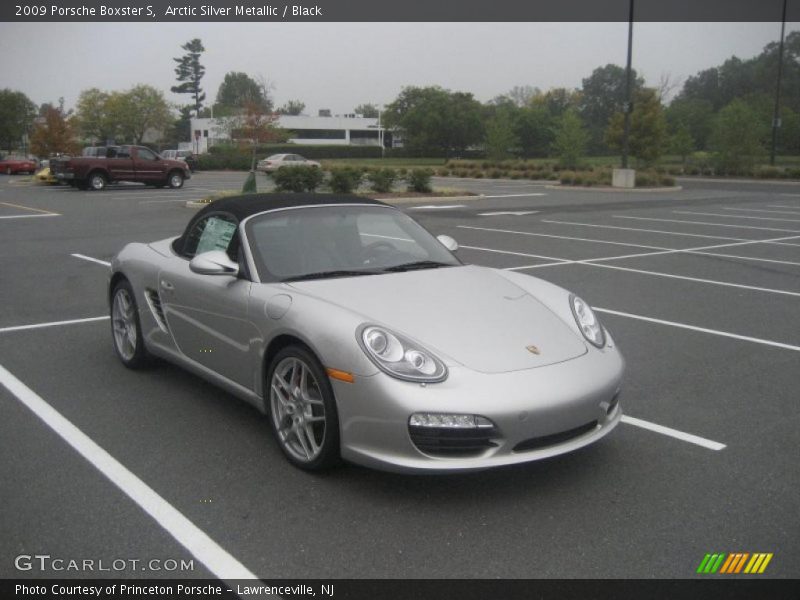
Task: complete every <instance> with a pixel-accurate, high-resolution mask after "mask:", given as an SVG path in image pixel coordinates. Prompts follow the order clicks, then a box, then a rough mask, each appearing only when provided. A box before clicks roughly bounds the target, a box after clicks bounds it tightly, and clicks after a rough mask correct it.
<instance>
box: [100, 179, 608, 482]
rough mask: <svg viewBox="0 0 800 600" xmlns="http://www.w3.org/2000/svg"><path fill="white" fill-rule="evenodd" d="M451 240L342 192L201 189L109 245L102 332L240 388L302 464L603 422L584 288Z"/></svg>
mask: <svg viewBox="0 0 800 600" xmlns="http://www.w3.org/2000/svg"><path fill="white" fill-rule="evenodd" d="M457 247H458V246H457V244H456V242H455V241H454V240H453V239H452V238H450V237H447V236H439V237H438V238H435V237H433V236H432V235H431V234H430V233H428V231H426V230H425V229H424V228H423V227H422V226H421V225H419V224H418V223H417V222H416V221H414V220H413V219H412V218H411V217H409V216H408V215H407V214H405V213H404V212H402V211H400V210H398V209H396V208H394V207H392V206H388V205H386V204H383V203H381V202H378V201H374V200H367V199H364V198H360V197H355V196H343V195H326V194H313V195H298V194H257V195H245V196H237V197H233V198H224V199H220V200H217V201H216V202H213V203H211V204H209V205H208V206H207V207H205V208H203V209H202V210H200V211H199V212H198V213H197V214H196V215H195V216H194V218H192V219H191V221H190V222H189V224H188V226H187V227H186V230H185V231H184V233H183V235H181V236H180V237H177V238H171V239H166V240H162V241H158V242H154V243H152V244H128V245H127V246H125V247H124V248H123V249H122V251H121V252H120V253H119V254H118V255H117V256H116V257H115V258H114V260H113V262H112V274H111V279H110V283H109V301H110V307H111V327H112V334H113V340H114V347H115V349H116V352H117V354H118V355H119V358H120V359H121V360H122V362H123V363H124V364H125V365H126V366H128V367H131V368H138V367H141V366H144V365H145V364H147V363H148V362H149V360H150V359H151V358H152V357H154V356H155V357H160V358H163V359H166V360H168V361H172V362H174V363H176V364H178V365H181V366H182V367H185V368H186V369H189V370H191V371H193V372H194V373H196V374H198V375H200V376H201V377H204V378H206V379H208V380H209V381H211V382H213V383H215V384H217V385H219V386H220V387H221V388H223V389H225V390H227V391H228V392H230V393H232V394H234V395H236V396H239V397H240V398H243V399H244V400H246V401H248V402H250V403H252V404H253V405H255V406H256V407H257V408H258V409H259V410H260V411H262V412H264V413H266V414H267V415H269V422H270V424H271V426H272V430H273V432H274V434H275V438H276V439H277V441H278V443H279V446H280V448H281V450H282V451H283V452H284V454H285V455H286V457H287V458H288V459H289V460H290V461H291V462H292V463H294V464H295V465H297V466H298V467H301V468H304V469H321V468H325V467H330V466H331V465H334V464H336V463H337V462H338V461H339V460H340V459H345V460H347V461H351V462H354V463H359V464H362V465H367V466H370V467H376V468H379V469H387V470H395V471H417V472H439V471H466V470H477V469H486V468H489V467H496V466H500V465H508V464H513V463H522V462H526V461H531V460H536V459H541V458H546V457H549V456H554V455H557V454H562V453H565V452H570V451H572V450H575V449H577V448H580V447H582V446H586V445H587V444H590V443H592V442H594V441H597V440H598V439H600V438H601V437H603V436H604V435H606V434H607V433H608V432H609V431H611V430H612V429H613V428H614V427H615V426H616V425H617V424H618V423H619V421H620V418H621V416H622V412H621V409H620V406H619V404H618V402H617V399H618V396H619V391H620V381H621V379H622V373H623V370H624V361H623V359H622V356H621V355H620V353H619V351H618V350H617V348H616V346H615V344H614V341H613V340H612V338H611V336H610V335H609V333H608V331H607V330H606V329H605V328H604V327H603V326H602V325H601V324H600V322H599V321H598V320H597V317H596V316H595V314H594V313H593V312H592V309H591V308H590V307H589V305H588V304H587V303H586V302H584V301H583V300H581V299H580V298H579V297H577V296H575V295H573V294H570V292H568V291H566V290H563V289H561V288H559V287H557V286H555V285H552V284H550V283H547V282H545V281H542V280H541V279H537V278H535V277H531V276H528V275H524V274H521V273H518V272H515V271H503V270H497V269H490V268H486V267H479V266H475V265H469V264H464V263H462V262H461V261H460V260H459V259H458V258H456V256H455V255H454V254H453V253H454V252H455V251H456V249H457Z"/></svg>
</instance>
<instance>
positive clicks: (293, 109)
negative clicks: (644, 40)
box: [278, 100, 306, 116]
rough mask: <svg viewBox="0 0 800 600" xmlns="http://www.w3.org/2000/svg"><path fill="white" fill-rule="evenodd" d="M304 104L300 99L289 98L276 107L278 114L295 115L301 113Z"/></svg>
mask: <svg viewBox="0 0 800 600" xmlns="http://www.w3.org/2000/svg"><path fill="white" fill-rule="evenodd" d="M305 109H306V105H305V104H304V103H303V102H300V100H289V101H288V102H287V103H286V104H284V105H283V106H281V107H280V108H279V109H278V114H279V115H291V116H297V115H300V114H302V113H303V111H304V110H305Z"/></svg>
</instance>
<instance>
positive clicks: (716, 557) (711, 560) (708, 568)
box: [697, 554, 726, 573]
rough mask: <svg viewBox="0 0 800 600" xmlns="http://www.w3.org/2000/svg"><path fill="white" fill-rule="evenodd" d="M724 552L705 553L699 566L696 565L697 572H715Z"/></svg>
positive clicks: (723, 557) (723, 556)
mask: <svg viewBox="0 0 800 600" xmlns="http://www.w3.org/2000/svg"><path fill="white" fill-rule="evenodd" d="M725 556H726V555H725V554H706V555H705V558H703V561H702V562H701V563H700V566H699V567H697V572H698V573H716V572H717V569H719V566H720V565H721V564H722V561H723V560H724V559H725Z"/></svg>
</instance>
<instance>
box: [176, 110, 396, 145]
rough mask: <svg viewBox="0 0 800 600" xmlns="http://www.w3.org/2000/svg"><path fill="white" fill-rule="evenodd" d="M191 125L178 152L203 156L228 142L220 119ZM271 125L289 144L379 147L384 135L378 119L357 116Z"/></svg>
mask: <svg viewBox="0 0 800 600" xmlns="http://www.w3.org/2000/svg"><path fill="white" fill-rule="evenodd" d="M191 123H192V138H193V139H192V140H191V141H190V142H183V143H181V144H180V147H181V149H185V150H192V151H194V152H195V153H197V154H203V153H205V152H208V149H209V148H210V147H211V146H214V145H215V144H219V143H225V142H227V141H230V139H231V137H230V132H229V131H228V130H227V128H226V127H225V125H224V120H223V119H192V121H191ZM275 125H276V126H277V127H280V128H281V129H286V130H287V131H289V132H290V133H291V137H290V138H289V142H290V143H293V144H314V145H323V144H324V145H342V146H380V144H381V141H382V140H383V136H384V131H383V129H382V128H381V127H379V125H378V119H370V118H366V117H362V116H359V115H336V116H319V117H310V116H307V115H298V116H290V115H280V116H279V117H278V120H277V121H276V122H275Z"/></svg>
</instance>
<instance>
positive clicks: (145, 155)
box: [137, 148, 156, 160]
mask: <svg viewBox="0 0 800 600" xmlns="http://www.w3.org/2000/svg"><path fill="white" fill-rule="evenodd" d="M137 156H138V157H139V160H155V159H156V155H155V154H153V153H152V152H150V150H147V149H146V148H139V149H138V150H137Z"/></svg>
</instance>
